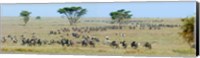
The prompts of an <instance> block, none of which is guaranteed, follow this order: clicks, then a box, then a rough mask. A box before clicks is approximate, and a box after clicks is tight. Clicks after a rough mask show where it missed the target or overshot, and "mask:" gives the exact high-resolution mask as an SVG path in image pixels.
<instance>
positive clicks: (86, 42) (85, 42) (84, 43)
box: [81, 39, 88, 47]
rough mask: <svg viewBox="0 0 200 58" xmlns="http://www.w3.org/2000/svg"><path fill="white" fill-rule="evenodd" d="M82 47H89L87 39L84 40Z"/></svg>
mask: <svg viewBox="0 0 200 58" xmlns="http://www.w3.org/2000/svg"><path fill="white" fill-rule="evenodd" d="M81 45H82V46H84V47H86V46H88V40H86V39H84V40H82V41H81Z"/></svg>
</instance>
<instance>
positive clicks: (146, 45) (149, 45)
mask: <svg viewBox="0 0 200 58" xmlns="http://www.w3.org/2000/svg"><path fill="white" fill-rule="evenodd" d="M144 47H146V48H148V49H151V48H152V46H151V44H150V43H149V42H146V43H145V44H144Z"/></svg>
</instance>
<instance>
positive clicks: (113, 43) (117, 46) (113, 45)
mask: <svg viewBox="0 0 200 58" xmlns="http://www.w3.org/2000/svg"><path fill="white" fill-rule="evenodd" d="M110 46H111V47H113V48H119V44H118V43H117V42H116V41H112V42H111V43H110Z"/></svg>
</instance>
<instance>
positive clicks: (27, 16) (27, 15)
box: [20, 10, 31, 26]
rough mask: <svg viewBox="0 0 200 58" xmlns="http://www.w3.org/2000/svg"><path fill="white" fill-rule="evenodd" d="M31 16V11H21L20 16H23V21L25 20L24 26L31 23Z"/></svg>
mask: <svg viewBox="0 0 200 58" xmlns="http://www.w3.org/2000/svg"><path fill="white" fill-rule="evenodd" d="M30 14H31V12H29V11H25V10H23V11H21V12H20V16H22V17H23V20H24V26H25V25H26V24H27V22H28V21H29V15H30Z"/></svg>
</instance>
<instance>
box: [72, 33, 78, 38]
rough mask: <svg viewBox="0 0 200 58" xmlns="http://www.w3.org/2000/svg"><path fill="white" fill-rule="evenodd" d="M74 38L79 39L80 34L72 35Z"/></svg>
mask: <svg viewBox="0 0 200 58" xmlns="http://www.w3.org/2000/svg"><path fill="white" fill-rule="evenodd" d="M72 36H73V37H75V38H79V37H80V35H79V34H78V33H72Z"/></svg>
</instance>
